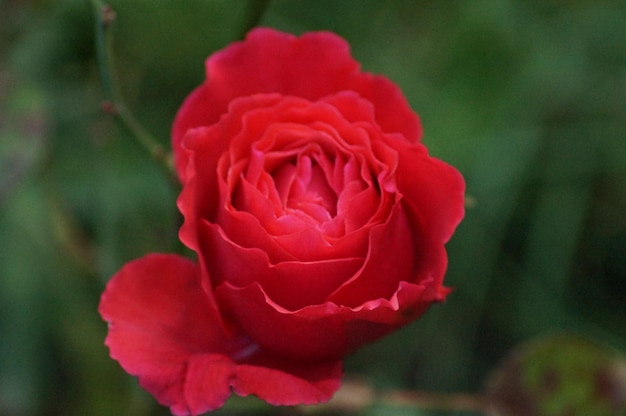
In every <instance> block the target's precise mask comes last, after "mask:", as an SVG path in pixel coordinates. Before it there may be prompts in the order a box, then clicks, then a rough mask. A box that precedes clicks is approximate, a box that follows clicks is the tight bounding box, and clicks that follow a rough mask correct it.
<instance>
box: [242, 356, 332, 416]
mask: <svg viewBox="0 0 626 416" xmlns="http://www.w3.org/2000/svg"><path fill="white" fill-rule="evenodd" d="M341 376H342V363H341V361H340V360H335V361H329V362H321V363H317V362H316V363H310V362H307V361H304V360H288V359H285V357H282V356H277V355H271V354H257V355H255V356H254V357H253V359H252V360H250V362H249V363H248V364H242V365H239V366H238V367H237V377H236V379H235V381H234V382H233V385H232V386H233V390H234V391H235V393H237V394H238V395H240V396H246V395H248V394H254V395H256V396H258V397H259V398H261V399H263V400H265V401H266V402H268V403H269V404H272V405H275V406H279V405H282V406H293V405H297V404H316V403H321V402H325V401H327V400H329V399H330V398H331V397H332V395H333V393H335V391H337V389H339V387H340V386H341Z"/></svg>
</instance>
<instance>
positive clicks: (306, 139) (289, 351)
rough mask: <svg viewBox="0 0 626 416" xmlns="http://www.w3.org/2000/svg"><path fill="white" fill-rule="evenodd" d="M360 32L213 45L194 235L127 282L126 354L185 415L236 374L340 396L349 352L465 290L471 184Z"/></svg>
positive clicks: (250, 385)
mask: <svg viewBox="0 0 626 416" xmlns="http://www.w3.org/2000/svg"><path fill="white" fill-rule="evenodd" d="M420 136H421V128H420V124H419V120H418V118H417V116H416V115H415V114H414V113H413V112H412V111H411V109H410V108H409V106H408V104H407V101H406V99H405V98H404V97H403V96H402V94H401V92H400V90H399V89H398V87H396V86H395V85H394V84H392V83H391V82H390V81H389V80H387V79H386V78H383V77H380V76H374V75H371V74H368V73H363V72H360V70H359V65H358V63H357V62H356V61H354V60H353V59H352V58H351V56H350V54H349V49H348V45H347V44H346V42H345V41H344V40H343V39H341V38H339V37H338V36H336V35H334V34H332V33H327V32H316V33H307V34H304V35H303V36H302V37H300V38H297V37H295V36H292V35H289V34H285V33H281V32H277V31H275V30H271V29H256V30H254V31H252V32H251V33H250V34H249V35H248V37H247V38H246V40H245V41H243V42H238V43H235V44H232V45H230V46H229V47H227V48H226V49H224V50H222V51H220V52H218V53H216V54H214V55H213V56H211V57H210V58H209V59H208V61H207V80H206V82H205V83H204V84H202V85H201V86H200V87H199V88H197V89H196V90H195V91H194V92H193V93H192V94H191V95H190V96H189V97H188V98H187V100H186V101H185V102H184V104H183V105H182V107H181V109H180V110H179V112H178V115H177V117H176V120H175V122H174V127H173V147H174V152H175V158H176V168H177V171H178V174H179V177H180V179H181V182H182V184H183V191H182V193H181V195H180V197H179V199H178V206H179V208H180V210H181V212H182V213H183V215H184V218H185V222H184V225H183V226H182V228H181V231H180V238H181V239H182V241H183V242H184V243H185V244H186V245H187V246H188V247H190V248H191V249H193V250H194V251H195V252H196V253H197V256H198V262H197V263H194V262H192V261H190V260H186V259H184V258H182V257H179V256H175V255H167V254H153V255H149V256H146V257H144V258H141V259H138V260H135V261H133V262H131V263H129V264H127V265H126V266H124V267H123V268H122V270H120V272H118V273H117V274H116V275H115V276H114V277H113V278H112V279H111V281H110V282H109V284H108V286H107V288H106V291H105V293H104V295H103V296H102V301H101V304H100V313H101V314H102V316H103V317H104V319H105V320H106V321H108V322H109V335H108V337H107V341H106V344H107V345H108V346H109V348H110V350H111V356H112V357H113V358H115V359H117V360H118V361H119V362H120V364H121V365H122V367H123V368H124V369H125V370H126V371H128V372H129V373H130V374H133V375H137V376H138V377H139V382H140V384H141V385H142V386H143V387H144V388H145V389H146V390H148V391H150V392H151V393H152V394H153V395H154V396H155V397H156V398H157V399H158V400H159V402H161V403H162V404H164V405H168V406H170V407H171V410H172V412H173V413H174V414H176V415H185V414H199V413H203V412H205V411H207V410H211V409H215V408H217V407H219V406H221V405H222V404H223V403H224V402H225V401H226V399H227V398H228V396H229V395H230V391H231V389H232V390H233V391H234V392H235V393H236V394H239V395H244V396H245V395H248V394H254V395H257V396H259V397H260V398H262V399H264V400H266V401H267V402H269V403H271V404H276V405H278V404H284V405H293V404H299V403H309V404H310V403H318V402H321V401H325V400H328V399H329V398H330V397H331V396H332V394H333V393H334V391H335V390H336V389H337V388H338V387H339V381H340V377H341V359H342V357H343V356H344V355H346V354H347V353H349V352H351V351H353V350H354V349H356V348H358V347H359V346H361V345H363V344H364V343H367V342H370V341H373V340H374V339H376V338H379V337H381V336H383V335H385V334H387V333H389V332H390V331H393V330H395V329H397V328H399V327H401V326H403V325H405V324H407V323H408V322H410V321H412V320H414V319H415V318H417V317H419V316H420V315H421V314H422V313H423V312H424V311H425V310H426V309H427V308H428V307H429V306H430V305H431V304H432V303H433V302H438V301H441V300H443V299H444V298H445V296H446V294H447V293H448V289H446V288H444V287H443V285H442V282H443V275H444V272H445V269H446V251H445V248H444V244H445V243H446V242H447V241H448V239H449V238H450V236H451V235H452V233H453V231H454V229H455V227H456V226H457V224H458V223H459V221H460V220H461V218H462V217H463V192H464V183H463V179H462V177H461V175H460V174H459V173H458V172H457V171H456V170H455V169H454V168H452V167H450V166H448V165H446V164H445V163H443V162H441V161H439V160H437V159H434V158H432V157H430V156H429V155H428V153H427V150H426V148H425V147H424V145H422V144H421V143H420Z"/></svg>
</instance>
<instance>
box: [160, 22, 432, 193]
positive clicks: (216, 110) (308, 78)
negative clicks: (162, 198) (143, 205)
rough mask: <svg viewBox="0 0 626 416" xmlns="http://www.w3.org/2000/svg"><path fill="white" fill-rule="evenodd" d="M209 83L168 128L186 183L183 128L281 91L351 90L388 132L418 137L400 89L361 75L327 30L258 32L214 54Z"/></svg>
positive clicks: (315, 96) (320, 93)
mask: <svg viewBox="0 0 626 416" xmlns="http://www.w3.org/2000/svg"><path fill="white" fill-rule="evenodd" d="M206 72H207V80H206V81H205V83H204V84H203V85H201V86H200V87H198V88H197V89H196V90H195V91H194V92H193V93H192V94H191V95H190V96H189V97H187V99H186V100H185V101H184V103H183V105H182V106H181V108H180V110H179V112H178V114H177V116H176V119H175V121H174V125H173V128H172V147H173V149H174V155H175V162H176V168H177V172H178V174H179V177H180V178H181V180H182V181H183V182H184V181H185V180H186V176H187V175H186V164H187V157H188V156H187V155H186V154H185V153H184V152H181V151H180V147H181V141H182V138H183V136H184V135H185V134H186V132H187V130H188V129H190V128H194V127H199V126H210V125H212V124H214V123H216V122H217V121H218V120H219V117H220V116H221V115H222V114H223V113H225V112H226V110H227V106H228V104H229V103H230V102H231V101H232V100H233V99H235V98H237V97H242V96H248V95H253V94H259V93H280V94H283V95H293V96H299V97H303V98H306V99H309V100H319V99H320V98H323V97H325V96H327V95H331V94H333V93H336V92H339V91H342V90H354V91H356V92H357V93H359V94H360V95H361V96H363V97H365V98H366V99H368V100H370V101H371V102H372V103H373V104H374V106H375V107H376V120H377V122H378V124H379V125H380V126H381V127H382V129H383V131H385V132H387V133H401V134H402V135H404V137H405V138H406V139H407V140H408V141H410V142H415V141H418V140H419V139H420V137H421V126H420V122H419V119H418V118H417V115H416V114H415V113H414V112H413V111H412V110H411V108H410V106H409V104H408V102H407V100H406V98H404V96H403V95H402V92H401V91H400V89H399V88H398V87H397V86H396V85H394V84H393V83H392V82H390V81H389V80H387V79H386V78H384V77H382V76H374V75H372V74H368V73H363V72H360V70H359V64H358V62H356V61H355V60H354V59H353V58H352V57H351V56H350V50H349V46H348V44H347V43H346V41H345V40H343V39H342V38H340V37H339V36H337V35H335V34H333V33H330V32H311V33H306V34H304V35H302V37H300V38H296V37H295V36H293V35H290V34H287V33H282V32H278V31H276V30H273V29H269V28H257V29H254V30H252V31H251V32H250V33H248V36H247V37H246V40H245V41H243V42H237V43H233V44H231V45H230V46H228V47H227V48H225V49H223V50H221V51H219V52H217V53H215V54H213V55H212V56H211V57H210V58H209V59H208V60H207V63H206Z"/></svg>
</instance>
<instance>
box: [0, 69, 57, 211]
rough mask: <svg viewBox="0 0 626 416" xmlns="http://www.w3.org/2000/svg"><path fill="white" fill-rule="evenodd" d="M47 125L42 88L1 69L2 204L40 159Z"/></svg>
mask: <svg viewBox="0 0 626 416" xmlns="http://www.w3.org/2000/svg"><path fill="white" fill-rule="evenodd" d="M47 124H48V123H47V114H46V109H45V106H44V100H43V96H42V93H41V91H40V90H38V89H36V88H34V87H33V86H32V85H29V84H26V83H24V82H19V81H18V80H17V79H16V77H15V76H14V75H13V74H11V73H8V72H0V205H1V204H2V203H3V201H5V200H6V199H7V197H8V194H9V192H10V191H11V190H12V189H14V188H15V186H16V185H17V184H18V183H19V182H20V181H21V180H22V178H23V177H24V176H25V175H26V173H28V171H29V170H30V169H31V168H32V167H33V166H34V164H35V162H36V161H37V160H38V158H39V156H40V154H41V150H42V147H43V146H44V144H45V138H46V132H47Z"/></svg>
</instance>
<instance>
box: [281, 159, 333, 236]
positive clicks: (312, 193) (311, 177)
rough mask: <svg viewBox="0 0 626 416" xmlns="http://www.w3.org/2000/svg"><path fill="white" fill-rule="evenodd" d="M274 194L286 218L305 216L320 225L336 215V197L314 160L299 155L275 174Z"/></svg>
mask: <svg viewBox="0 0 626 416" xmlns="http://www.w3.org/2000/svg"><path fill="white" fill-rule="evenodd" d="M273 177H274V181H275V183H276V190H277V191H278V195H279V197H280V199H281V202H282V205H283V207H284V211H285V213H286V214H295V215H298V214H306V215H307V216H308V217H310V218H312V219H314V220H315V221H316V222H319V223H323V222H327V221H329V220H331V219H332V218H334V217H335V216H336V215H337V194H336V192H335V191H334V190H333V189H332V187H331V186H330V185H329V183H328V178H327V177H326V174H325V172H324V169H322V167H321V166H320V164H319V163H318V161H317V160H316V159H315V158H312V157H310V156H308V155H300V156H299V157H298V160H297V161H295V163H294V162H289V163H285V164H283V165H282V166H281V167H280V168H278V169H277V170H276V171H275V172H274V174H273Z"/></svg>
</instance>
